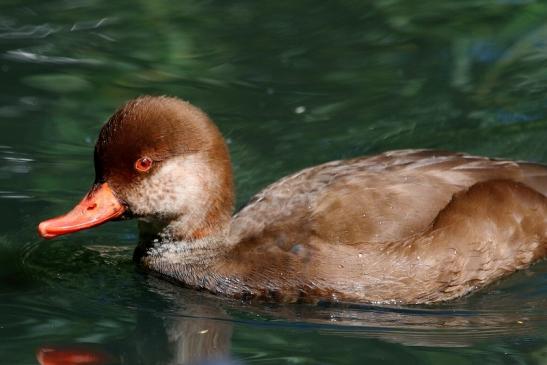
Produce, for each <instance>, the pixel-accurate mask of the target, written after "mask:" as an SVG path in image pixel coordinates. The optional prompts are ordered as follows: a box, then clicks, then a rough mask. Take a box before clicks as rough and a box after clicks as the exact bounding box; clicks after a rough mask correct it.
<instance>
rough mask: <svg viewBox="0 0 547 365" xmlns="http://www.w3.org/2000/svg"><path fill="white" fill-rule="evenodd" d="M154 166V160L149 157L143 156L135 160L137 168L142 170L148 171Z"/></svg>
mask: <svg viewBox="0 0 547 365" xmlns="http://www.w3.org/2000/svg"><path fill="white" fill-rule="evenodd" d="M151 167H152V160H151V159H150V158H148V157H141V158H139V159H138V160H137V161H136V162H135V169H137V171H140V172H146V171H148V170H150V168H151Z"/></svg>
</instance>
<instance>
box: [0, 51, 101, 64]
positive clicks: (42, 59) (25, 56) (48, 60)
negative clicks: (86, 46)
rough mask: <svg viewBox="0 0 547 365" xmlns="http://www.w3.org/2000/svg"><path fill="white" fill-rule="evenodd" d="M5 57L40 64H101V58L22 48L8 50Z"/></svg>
mask: <svg viewBox="0 0 547 365" xmlns="http://www.w3.org/2000/svg"><path fill="white" fill-rule="evenodd" d="M4 58H6V59H9V60H14V61H19V62H27V63H40V64H55V65H76V64H77V65H100V64H102V62H101V61H100V60H96V59H91V58H72V57H62V56H46V55H43V54H38V53H33V52H29V51H25V50H22V49H16V50H11V51H7V52H6V53H5V54H4Z"/></svg>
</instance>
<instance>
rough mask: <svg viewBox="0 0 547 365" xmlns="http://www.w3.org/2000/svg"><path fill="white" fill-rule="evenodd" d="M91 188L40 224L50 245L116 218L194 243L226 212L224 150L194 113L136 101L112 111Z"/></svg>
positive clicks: (166, 100)
mask: <svg viewBox="0 0 547 365" xmlns="http://www.w3.org/2000/svg"><path fill="white" fill-rule="evenodd" d="M94 157H95V182H94V184H93V186H92V188H91V190H90V191H89V192H88V193H87V195H86V196H85V197H84V199H83V200H82V201H81V202H80V203H79V204H78V205H77V206H76V207H75V208H74V209H73V210H72V211H70V212H69V213H67V214H65V215H63V216H60V217H57V218H53V219H50V220H47V221H44V222H42V223H40V225H39V227H38V231H39V233H40V235H41V236H42V237H45V238H52V237H56V236H58V235H61V234H66V233H71V232H75V231H79V230H82V229H86V228H90V227H94V226H97V225H99V224H102V223H104V222H106V221H109V220H114V219H118V218H120V217H137V218H140V219H141V220H143V221H145V222H148V223H150V224H152V225H154V226H159V227H163V226H168V225H170V224H171V223H173V222H175V223H176V224H174V225H173V228H172V229H174V230H175V231H176V232H175V231H173V232H171V233H172V234H173V235H176V236H180V238H184V239H193V238H200V237H202V236H204V235H207V234H209V233H213V232H214V231H216V230H218V229H220V228H223V227H224V226H225V225H226V224H227V223H228V222H229V220H230V216H231V213H232V207H233V198H234V196H233V183H232V171H231V165H230V159H229V154H228V149H227V147H226V144H225V143H224V139H223V138H222V136H221V134H220V132H219V131H218V129H217V128H216V126H215V125H214V124H213V122H212V121H211V120H210V119H209V118H208V117H207V115H206V114H205V113H203V112H202V111H201V110H200V109H198V108H196V107H194V106H192V105H191V104H189V103H187V102H184V101H182V100H179V99H176V98H171V97H152V96H144V97H140V98H137V99H134V100H131V101H129V102H128V103H126V104H125V105H124V106H122V107H121V108H120V109H118V110H117V111H116V112H115V113H114V115H112V117H110V119H109V120H108V122H107V123H106V124H105V125H104V126H103V127H102V129H101V131H100V133H99V138H98V140H97V143H96V145H95V155H94Z"/></svg>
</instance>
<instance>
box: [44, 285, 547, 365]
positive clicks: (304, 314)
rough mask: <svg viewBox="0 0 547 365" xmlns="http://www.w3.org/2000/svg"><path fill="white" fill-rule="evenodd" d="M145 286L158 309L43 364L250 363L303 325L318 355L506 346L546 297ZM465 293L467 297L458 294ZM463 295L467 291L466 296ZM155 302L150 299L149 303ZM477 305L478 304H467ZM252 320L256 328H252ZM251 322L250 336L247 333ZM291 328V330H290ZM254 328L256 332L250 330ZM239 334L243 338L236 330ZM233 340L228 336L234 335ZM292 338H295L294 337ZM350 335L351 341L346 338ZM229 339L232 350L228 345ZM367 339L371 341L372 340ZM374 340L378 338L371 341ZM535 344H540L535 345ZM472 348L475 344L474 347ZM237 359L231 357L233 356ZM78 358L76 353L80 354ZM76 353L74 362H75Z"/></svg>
mask: <svg viewBox="0 0 547 365" xmlns="http://www.w3.org/2000/svg"><path fill="white" fill-rule="evenodd" d="M145 279H146V283H147V290H149V291H150V292H152V293H154V294H153V295H154V297H156V300H157V301H158V303H162V302H163V303H164V304H165V305H167V308H165V309H164V310H161V311H158V310H157V309H155V308H156V307H154V308H148V307H146V308H142V309H141V310H139V311H138V313H137V315H136V319H135V320H136V326H135V330H134V331H133V332H130V333H127V334H125V335H124V336H123V340H121V341H117V342H114V343H108V344H106V345H103V346H102V347H101V346H99V345H92V344H91V345H90V344H87V345H86V344H83V345H82V344H75V345H41V346H40V349H41V350H40V351H39V352H38V358H39V359H40V363H41V364H42V365H46V364H47V365H61V364H63V365H65V364H67V365H68V364H90V365H91V364H94V365H95V364H96V365H99V364H100V365H105V364H170V365H171V364H173V365H175V364H179V365H198V364H218V365H228V364H230V365H234V364H239V363H240V362H239V361H242V363H245V364H247V363H254V362H255V361H257V360H258V359H256V358H255V356H256V354H252V351H251V352H250V353H246V351H245V350H247V351H248V348H247V349H245V347H252V345H253V343H254V342H256V341H259V340H260V336H261V335H267V333H268V332H269V331H268V329H269V330H272V329H276V330H278V331H279V332H281V333H283V332H284V331H286V333H285V335H283V334H282V335H281V336H282V338H283V337H285V338H284V339H281V338H279V339H277V340H276V342H277V343H278V344H282V346H283V347H285V346H289V348H290V347H291V344H294V345H295V346H296V345H298V342H299V341H301V340H299V339H298V338H299V336H300V335H299V334H298V331H297V332H296V333H294V330H295V329H303V330H304V332H303V333H306V332H307V331H309V330H310V329H312V330H313V332H314V333H315V334H310V333H307V334H306V336H308V337H309V338H314V337H316V336H317V335H319V336H320V337H317V339H318V340H317V342H318V343H314V341H312V342H310V343H308V344H307V346H309V348H308V350H309V351H312V352H313V351H317V352H318V353H319V355H315V356H313V355H312V356H311V357H310V358H309V359H308V360H306V361H304V362H305V363H307V362H309V361H311V359H313V358H318V359H320V358H321V355H320V354H321V351H322V350H323V351H324V348H322V347H321V346H322V345H321V342H325V341H327V342H329V343H330V344H331V345H335V344H338V343H339V344H344V345H345V346H349V347H353V346H361V345H359V344H362V345H365V344H366V343H365V342H363V341H362V340H364V339H376V340H380V341H382V342H387V343H393V344H400V345H406V346H419V347H427V348H445V349H446V348H453V347H459V348H462V347H463V348H465V347H475V348H476V347H477V346H480V345H481V344H483V343H488V342H489V341H493V340H495V341H496V342H497V343H499V344H502V343H504V344H505V346H506V348H507V349H510V348H511V342H512V340H513V339H514V338H515V337H516V336H518V337H528V338H530V337H531V338H533V337H541V336H542V335H541V331H542V328H544V327H545V326H546V325H547V316H546V315H545V313H544V311H543V310H542V309H541V308H544V306H545V304H546V303H545V301H544V300H543V299H540V298H537V300H536V301H527V302H526V303H525V304H524V303H523V306H524V308H519V309H517V308H512V306H514V304H515V303H514V298H506V299H507V302H504V300H505V299H503V296H502V297H501V298H502V302H499V301H496V303H493V302H492V301H490V300H489V297H488V295H485V296H484V297H483V298H482V299H479V300H477V301H476V303H473V304H471V305H469V304H468V306H470V309H457V307H458V306H460V307H461V303H460V305H458V304H450V305H438V306H436V307H431V306H420V307H386V306H363V305H331V304H329V305H319V306H312V305H300V306H295V305H260V304H242V303H240V302H236V301H232V300H228V299H223V298H217V297H213V296H211V295H209V294H205V293H199V292H195V291H190V290H186V289H182V288H180V287H177V286H174V285H171V284H170V283H167V282H165V281H163V280H161V279H156V278H154V277H149V276H148V277H146V278H145ZM464 300H466V299H464ZM467 300H468V299H467ZM156 304H157V303H156ZM471 308H480V309H471ZM254 327H257V328H255V329H256V331H253V330H252V329H253V328H254ZM249 329H251V333H253V332H255V333H256V334H251V335H250V336H249V335H247V334H246V333H243V334H241V333H238V332H241V331H243V332H247V331H249ZM291 332H292V333H291ZM257 334H258V336H257ZM240 336H243V339H244V343H246V344H247V345H243V351H242V349H241V346H242V344H241V343H238V342H241V341H237V340H238V337H240ZM234 341H235V342H234ZM293 341H294V342H293ZM352 343H353V344H352ZM234 346H235V351H234V348H233V347H234ZM373 346H374V345H373ZM376 346H377V345H376ZM538 349H539V350H538V351H541V350H542V348H541V346H539V347H538ZM475 351H476V350H475ZM234 358H235V359H238V360H237V361H236V360H234ZM82 359H83V360H82ZM78 361H80V362H78Z"/></svg>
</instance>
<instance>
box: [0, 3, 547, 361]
mask: <svg viewBox="0 0 547 365" xmlns="http://www.w3.org/2000/svg"><path fill="white" fill-rule="evenodd" d="M546 19H547V3H546V2H540V1H533V0H497V1H495V0H459V1H441V0H422V1H411V0H407V1H403V0H377V1H374V2H367V1H361V2H359V1H330V2H321V1H302V0H298V1H276V2H273V1H272V2H264V1H262V2H258V1H251V0H247V1H241V0H240V1H231V2H228V1H187V0H185V1H169V0H154V1H152V0H132V1H130V0H110V1H106V0H50V1H42V0H40V1H38V0H30V1H21V0H19V1H15V0H2V2H1V4H0V81H1V83H0V363H1V364H37V360H36V356H35V353H36V351H37V350H38V349H40V348H43V347H44V346H56V347H60V348H65V347H70V346H73V345H75V344H83V346H85V347H90V348H92V349H95V351H103V352H106V353H109V354H110V355H111V356H112V357H113V358H114V359H115V361H117V362H121V363H123V364H195V363H197V362H199V361H201V360H203V359H205V358H207V357H210V356H213V357H215V356H216V357H218V358H222V359H225V360H226V361H237V362H238V363H240V364H365V363H370V364H380V363H382V364H383V363H385V364H401V363H404V364H427V363H431V364H434V363H438V364H547V289H546V284H547V264H545V263H540V264H538V265H535V266H534V267H532V268H531V269H529V270H526V271H525V272H521V273H519V274H516V275H514V276H512V277H511V278H510V279H508V280H505V281H504V282H502V283H498V284H496V285H494V286H491V287H489V288H488V289H487V290H484V291H483V292H481V293H477V294H475V295H473V296H470V297H467V298H463V299H461V300H458V301H456V302H452V303H448V304H442V305H436V306H420V307H375V306H350V307H342V306H339V307H332V306H331V307H310V306H296V305H293V306H264V305H260V304H252V305H250V304H242V303H239V302H234V301H230V300H227V299H222V298H214V297H211V296H209V295H205V294H202V293H197V292H194V291H191V290H186V289H181V288H178V287H175V286H172V285H171V284H168V283H164V282H162V281H159V280H157V279H154V278H151V277H149V276H147V275H146V274H143V273H141V272H138V271H137V270H136V269H135V268H134V266H133V264H132V262H131V253H132V249H133V247H134V242H135V239H136V235H135V224H134V222H124V223H111V224H107V225H105V226H102V227H100V228H97V229H94V230H90V231H86V232H81V233H78V234H74V235H72V236H68V237H62V238H59V239H56V240H53V241H47V242H46V241H42V240H40V239H38V237H37V235H36V233H35V231H36V228H35V227H36V224H37V223H38V222H39V221H40V220H42V219H44V218H47V217H50V216H52V215H57V214H60V213H62V212H64V211H65V210H67V209H69V208H70V207H71V205H72V204H73V203H74V202H76V201H77V200H79V198H80V197H81V195H82V194H83V192H85V191H86V190H87V188H88V187H89V185H90V183H91V181H92V178H93V169H92V148H93V144H94V141H95V137H96V135H97V132H98V129H99V128H100V126H101V124H102V122H104V121H105V120H106V118H107V117H108V116H109V115H110V113H111V112H112V111H113V110H114V108H116V106H118V105H119V104H120V103H122V102H123V101H125V100H127V99H129V98H132V97H135V96H138V95H141V94H169V95H176V96H179V97H182V98H184V99H187V100H190V101H192V102H193V103H194V104H196V105H198V106H200V107H202V108H203V109H205V110H206V111H207V112H208V113H209V114H210V115H211V116H212V117H213V119H214V120H215V121H216V122H217V123H218V125H219V127H220V129H221V130H222V131H223V133H224V134H225V136H226V137H227V139H228V141H229V144H230V149H231V153H232V159H233V162H234V166H235V172H236V179H237V189H238V202H239V204H240V205H241V204H242V203H243V202H245V201H246V200H247V199H248V198H249V197H250V196H251V195H252V194H254V193H255V192H257V191H258V190H259V189H260V188H261V187H263V186H264V185H265V184H267V183H269V182H272V181H275V180H276V179H278V178H280V177H282V176H284V175H286V174H288V173H291V172H293V171H295V170H297V169H300V168H302V167H305V166H308V165H312V164H317V163H320V162H323V161H327V160H333V159H340V158H346V157H351V156H358V155H363V154H372V153H377V152H381V151H384V150H389V149H396V148H423V147H427V148H442V149H449V150H460V151H467V152H470V153H475V154H484V155H490V156H500V157H508V158H515V159H526V160H532V161H538V162H547V116H546V113H545V111H546V110H547V21H546Z"/></svg>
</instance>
